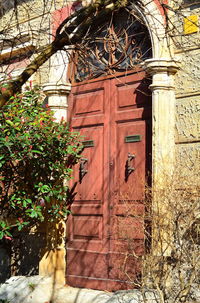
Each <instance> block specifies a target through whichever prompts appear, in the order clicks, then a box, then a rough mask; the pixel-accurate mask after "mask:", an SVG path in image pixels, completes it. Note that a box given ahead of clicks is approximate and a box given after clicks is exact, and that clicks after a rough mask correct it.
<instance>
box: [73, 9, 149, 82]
mask: <svg viewBox="0 0 200 303" xmlns="http://www.w3.org/2000/svg"><path fill="white" fill-rule="evenodd" d="M74 54H75V55H74V56H73V62H74V63H75V72H74V79H73V80H74V81H75V82H80V81H84V80H89V79H93V78H97V77H100V76H104V75H112V74H114V73H116V72H124V71H128V70H132V69H134V67H135V66H136V65H138V64H140V63H141V62H142V61H144V60H145V59H147V58H151V56H152V52H151V41H150V36H149V32H148V30H147V28H146V26H145V25H144V24H143V23H142V22H141V21H140V20H138V18H136V17H135V16H134V15H133V14H132V13H131V11H129V10H128V9H125V8H124V9H121V10H119V11H118V12H117V13H114V14H113V15H112V17H111V18H110V20H109V21H107V22H106V23H105V24H102V25H101V26H100V27H99V28H97V30H96V31H95V33H94V32H92V33H91V32H88V34H87V35H86V36H85V38H84V40H83V41H82V43H81V44H78V45H76V46H75V52H74Z"/></svg>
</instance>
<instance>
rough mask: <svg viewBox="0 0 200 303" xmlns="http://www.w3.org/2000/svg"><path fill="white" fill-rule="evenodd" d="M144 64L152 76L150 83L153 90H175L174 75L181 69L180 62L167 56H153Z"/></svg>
mask: <svg viewBox="0 0 200 303" xmlns="http://www.w3.org/2000/svg"><path fill="white" fill-rule="evenodd" d="M144 66H145V68H146V71H147V74H149V75H151V76H152V84H151V85H150V89H151V90H152V91H154V92H156V91H160V90H165V91H166V90H175V85H174V75H175V74H176V73H177V71H178V70H179V69H180V62H178V61H175V60H170V59H166V58H159V59H156V58H153V59H147V60H146V61H145V63H144Z"/></svg>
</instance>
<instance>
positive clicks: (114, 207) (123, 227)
mask: <svg viewBox="0 0 200 303" xmlns="http://www.w3.org/2000/svg"><path fill="white" fill-rule="evenodd" d="M69 108H70V110H69V113H70V123H71V126H72V128H73V129H74V130H77V131H79V132H80V133H81V134H82V136H83V144H84V146H85V148H84V151H83V153H82V158H81V161H80V163H79V164H78V165H77V166H76V167H75V170H74V179H73V182H78V183H77V186H76V192H77V194H76V196H75V201H74V202H73V204H72V209H71V210H72V215H71V216H70V218H69V220H68V243H67V284H70V285H72V286H77V287H88V288H94V289H104V290H105V289H107V290H116V289H125V288H133V287H134V284H135V283H137V282H138V281H139V276H140V272H141V262H140V257H141V256H142V254H143V252H144V203H143V201H144V186H145V176H146V174H147V170H148V163H149V160H148V158H149V157H150V146H151V144H150V139H149V138H150V136H151V98H150V96H149V91H148V84H147V83H146V84H145V73H144V72H143V71H140V72H137V73H132V74H129V75H126V76H124V75H123V76H118V77H117V78H107V79H99V80H96V81H93V82H90V83H86V84H79V85H76V86H73V88H72V92H71V95H70V101H69Z"/></svg>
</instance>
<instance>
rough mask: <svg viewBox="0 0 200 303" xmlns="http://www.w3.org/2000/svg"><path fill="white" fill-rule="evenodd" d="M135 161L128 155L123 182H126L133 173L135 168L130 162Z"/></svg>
mask: <svg viewBox="0 0 200 303" xmlns="http://www.w3.org/2000/svg"><path fill="white" fill-rule="evenodd" d="M133 159H135V155H133V154H131V153H128V159H127V160H126V165H125V181H127V180H128V177H129V175H130V174H131V173H132V172H134V170H135V168H134V167H133V166H132V160H133Z"/></svg>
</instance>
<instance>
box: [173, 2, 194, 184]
mask: <svg viewBox="0 0 200 303" xmlns="http://www.w3.org/2000/svg"><path fill="white" fill-rule="evenodd" d="M177 2H179V3H177ZM176 4H177V5H176V6H175V8H180V6H179V5H181V9H179V12H177V13H175V14H174V20H173V28H172V31H171V34H172V39H173V43H174V48H175V57H176V59H178V60H179V61H180V63H181V69H180V70H179V72H178V73H177V74H176V78H175V87H176V125H175V128H176V132H175V142H176V149H175V150H176V169H175V171H176V175H178V176H179V179H180V180H181V183H185V186H186V185H188V186H191V187H193V188H194V187H196V188H197V187H198V188H199V187H200V177H199V169H200V32H199V25H200V20H199V18H200V4H196V5H194V4H193V3H192V1H176ZM191 15H196V16H197V18H198V24H197V25H198V27H197V30H196V32H194V33H191V34H185V32H184V20H185V18H187V17H190V16H191Z"/></svg>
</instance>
